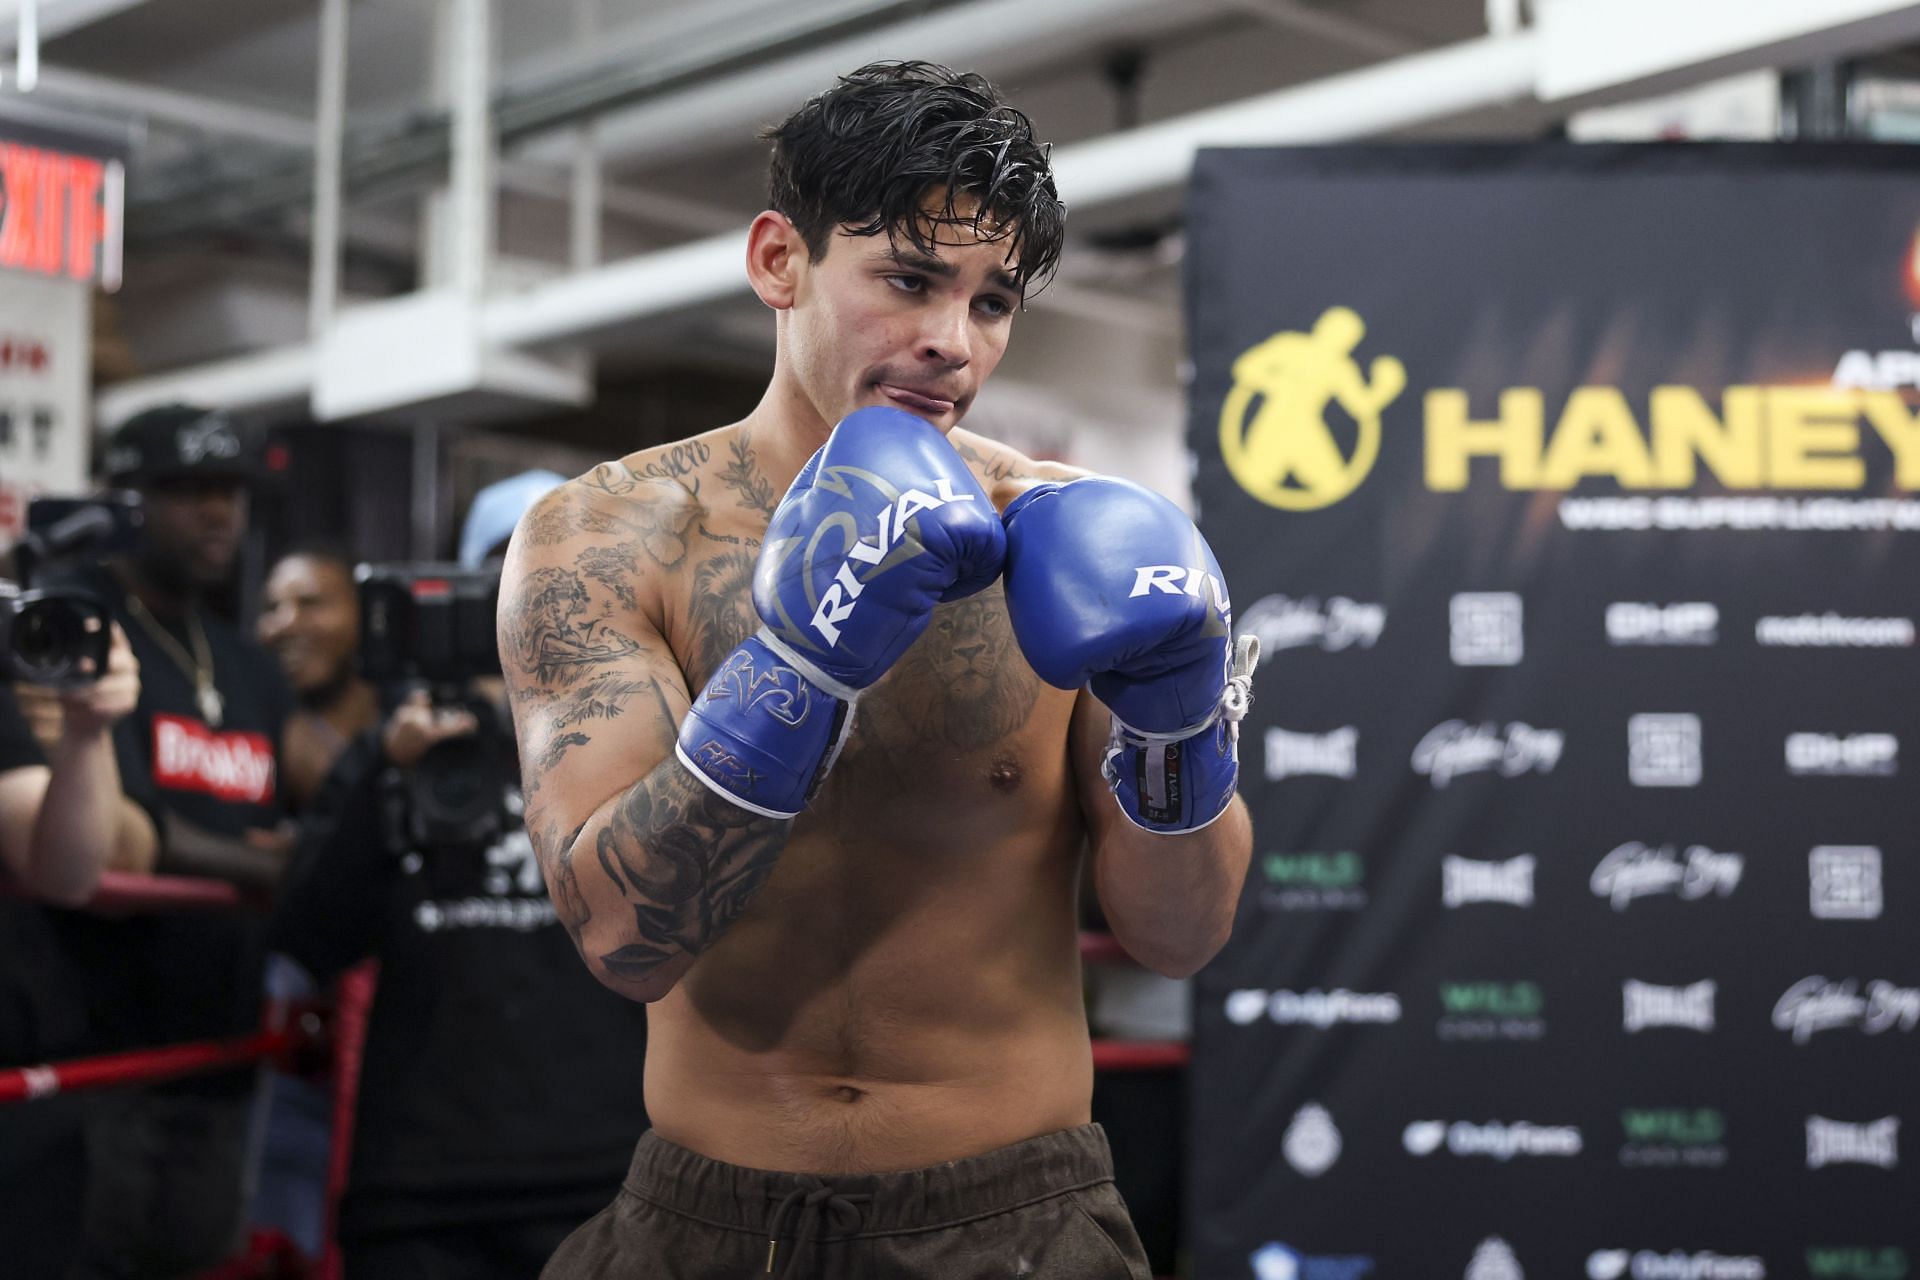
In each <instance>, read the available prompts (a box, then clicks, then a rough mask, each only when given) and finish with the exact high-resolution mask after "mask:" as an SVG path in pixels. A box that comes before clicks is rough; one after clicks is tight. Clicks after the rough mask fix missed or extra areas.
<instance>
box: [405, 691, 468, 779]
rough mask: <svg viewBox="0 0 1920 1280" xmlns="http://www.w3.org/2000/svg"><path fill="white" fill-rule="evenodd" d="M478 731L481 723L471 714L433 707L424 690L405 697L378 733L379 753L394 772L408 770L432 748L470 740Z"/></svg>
mask: <svg viewBox="0 0 1920 1280" xmlns="http://www.w3.org/2000/svg"><path fill="white" fill-rule="evenodd" d="M479 731H480V722H479V721H478V720H476V719H475V718H474V715H473V713H472V712H471V711H467V710H464V709H463V708H459V707H446V706H438V707H437V706H435V705H434V704H433V700H432V699H431V698H430V697H429V696H428V695H427V692H426V690H424V689H418V690H415V691H414V692H413V693H411V694H408V695H407V699H406V701H404V702H402V703H401V704H400V705H399V706H397V707H395V708H394V710H393V714H392V715H390V716H388V717H387V723H386V726H385V727H384V728H383V729H381V731H380V751H381V754H382V755H384V756H385V757H386V758H387V763H388V764H390V765H392V766H394V767H395V768H396V769H411V768H413V766H414V765H416V764H418V763H419V762H420V758H421V757H422V756H424V755H426V754H427V752H428V751H429V750H431V749H432V748H433V747H436V746H438V745H439V744H440V743H442V742H446V741H448V740H449V739H452V738H465V737H470V736H472V735H473V734H475V733H478V732H479Z"/></svg>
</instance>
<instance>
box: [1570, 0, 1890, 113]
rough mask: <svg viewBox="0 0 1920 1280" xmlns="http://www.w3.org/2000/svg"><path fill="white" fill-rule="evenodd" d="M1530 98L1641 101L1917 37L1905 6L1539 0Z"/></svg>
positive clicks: (1854, 1)
mask: <svg viewBox="0 0 1920 1280" xmlns="http://www.w3.org/2000/svg"><path fill="white" fill-rule="evenodd" d="M1534 27H1535V29H1536V30H1538V31H1539V32H1540V34H1541V37H1542V39H1543V45H1542V50H1541V63H1540V84H1539V90H1540V97H1541V98H1542V99H1543V100H1546V101H1557V100H1560V99H1564V98H1570V97H1576V96H1580V95H1585V94H1590V93H1596V92H1606V93H1607V94H1609V95H1610V96H1611V97H1613V98H1618V97H1621V96H1624V95H1626V94H1629V93H1631V94H1642V93H1646V94H1651V93H1658V92H1662V91H1664V90H1665V89H1668V88H1678V87H1681V86H1683V85H1686V84H1698V83H1699V82H1701V81H1703V80H1711V79H1718V78H1720V77H1722V76H1728V75H1733V74H1735V73H1737V72H1741V71H1750V70H1753V69H1755V68H1758V67H1777V66H1794V65H1801V66H1804V65H1806V64H1808V63H1813V62H1822V61H1827V60H1829V59H1839V58H1844V57H1847V56H1850V55H1852V54H1855V53H1859V52H1862V51H1864V50H1870V49H1888V48H1897V47H1898V46H1900V45H1903V44H1906V43H1908V42H1910V41H1913V40H1916V39H1920V4H1916V3H1912V2H1911V0H1686V3H1682V4H1676V3H1674V0H1541V2H1540V3H1539V4H1538V5H1537V9H1536V13H1535V16H1534Z"/></svg>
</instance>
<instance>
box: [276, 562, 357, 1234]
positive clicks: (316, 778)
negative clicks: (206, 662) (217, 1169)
mask: <svg viewBox="0 0 1920 1280" xmlns="http://www.w3.org/2000/svg"><path fill="white" fill-rule="evenodd" d="M264 595H265V599H264V601H263V604H262V608H261V612H260V618H259V622H258V623H257V624H256V630H255V634H256V635H257V636H258V637H259V640H260V643H261V644H263V645H265V646H266V647H267V648H268V649H269V650H271V651H272V652H273V655H274V656H275V657H276V658H278V659H279V660H280V666H281V669H282V670H283V671H285V672H286V676H287V682H288V683H289V684H290V685H292V686H293V692H294V696H295V697H296V698H297V699H298V703H297V705H296V706H295V708H294V711H293V714H292V716H291V717H290V718H289V719H288V721H287V728H286V737H285V750H284V751H283V753H282V757H283V759H282V763H283V765H284V773H283V776H282V785H283V789H284V792H285V795H286V798H287V807H288V808H289V809H290V810H291V811H292V812H293V813H294V814H295V815H296V816H298V815H300V814H303V813H305V812H307V811H308V809H310V808H311V807H312V805H313V801H314V797H315V795H316V794H317V793H318V792H319V790H320V785H321V784H322V783H323V782H324V781H325V780H326V777H327V774H328V772H329V771H330V770H332V768H333V766H334V762H335V761H337V760H338V759H339V758H340V754H341V752H343V751H345V750H346V749H347V746H348V744H349V743H351V742H352V741H353V739H354V737H355V736H356V735H358V734H360V733H364V732H365V731H366V730H368V729H371V728H373V727H374V726H376V725H378V724H379V723H380V718H381V708H380V695H379V692H378V690H376V689H375V688H374V687H373V684H372V683H371V682H370V681H368V680H366V679H364V678H362V677H361V675H360V673H359V656H360V593H359V591H358V589H357V588H356V587H355V585H354V581H353V562H352V560H351V559H350V558H349V557H348V556H347V555H346V554H345V553H344V552H342V551H339V550H335V549H334V548H331V547H326V546H320V545H309V546H303V547H298V548H295V549H294V550H292V551H289V552H288V553H287V554H285V555H283V556H281V557H280V559H279V560H278V561H277V562H276V563H275V564H274V566H273V568H272V569H271V570H270V571H268V573H267V583H266V589H265V592H264ZM373 980H374V976H373V972H372V966H363V967H362V968H361V969H360V970H356V971H349V972H347V973H343V974H342V975H341V976H340V980H339V981H338V982H336V983H333V984H331V990H330V991H329V992H327V993H326V994H327V995H328V996H330V997H331V1000H332V1006H333V1009H334V1014H335V1024H334V1026H335V1033H336V1037H340V1036H341V1035H342V1034H343V1033H344V1032H345V1031H346V1029H347V1027H348V1026H349V1025H351V1026H356V1027H358V1026H363V1025H364V1021H365V1014H366V1003H367V1001H368V1000H370V999H371V998H372V995H371V993H372V983H373ZM267 989H268V994H269V995H272V996H274V997H277V998H280V999H290V1000H297V999H310V998H312V997H314V996H316V995H319V994H321V993H319V992H316V991H315V990H314V989H313V987H312V984H311V983H310V981H309V980H308V978H307V976H306V974H305V972H304V971H303V970H302V969H301V968H300V967H299V966H298V965H296V964H293V963H292V962H291V961H288V960H287V959H286V958H285V957H283V956H270V957H268V967H267ZM344 1043H345V1042H344V1041H343V1040H342V1039H339V1038H336V1040H335V1042H334V1044H335V1050H336V1053H338V1052H339V1051H340V1050H341V1049H342V1048H343V1047H344ZM349 1065H350V1064H349V1063H346V1062H342V1061H341V1060H339V1059H336V1069H337V1070H346V1069H348V1067H349ZM268 1080H269V1085H268V1088H269V1090H270V1093H271V1098H272V1100H271V1102H270V1103H269V1105H268V1108H267V1124H266V1133H265V1135H264V1137H263V1139H262V1142H261V1159H260V1171H259V1175H258V1185H257V1188H256V1190H255V1193H254V1200H253V1206H252V1212H251V1216H250V1223H251V1225H252V1226H254V1227H256V1228H259V1227H268V1228H278V1229H279V1230H281V1231H282V1232H284V1233H285V1234H286V1235H287V1237H288V1238H289V1239H291V1240H292V1241H293V1242H294V1244H296V1245H297V1246H298V1247H299V1248H300V1249H302V1250H303V1251H305V1252H306V1253H307V1255H308V1256H309V1257H318V1256H319V1255H320V1253H321V1252H322V1250H323V1249H324V1247H325V1237H326V1215H327V1171H328V1168H329V1160H330V1154H331V1148H332V1143H333V1140H334V1138H335V1137H336V1136H340V1137H341V1138H342V1140H344V1137H345V1135H336V1133H335V1125H334V1120H335V1117H334V1109H335V1098H336V1097H337V1096H339V1095H338V1086H339V1085H340V1084H341V1083H342V1082H341V1081H340V1080H339V1079H338V1078H336V1079H335V1080H334V1081H333V1084H334V1086H335V1088H334V1089H329V1088H328V1085H327V1082H326V1081H324V1080H313V1079H306V1078H302V1077H300V1076H295V1075H289V1074H287V1073H285V1072H279V1071H274V1072H270V1073H269V1076H268Z"/></svg>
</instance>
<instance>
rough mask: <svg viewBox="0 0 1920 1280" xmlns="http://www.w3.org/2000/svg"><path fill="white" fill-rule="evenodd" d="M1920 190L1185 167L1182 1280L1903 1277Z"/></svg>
mask: <svg viewBox="0 0 1920 1280" xmlns="http://www.w3.org/2000/svg"><path fill="white" fill-rule="evenodd" d="M1917 177H1920V157H1916V155H1915V153H1914V152H1913V150H1912V149H1910V148H1903V147H1870V146H1836V147H1810V146H1797V147H1774V146H1665V145H1662V146H1648V147H1567V146H1543V147H1506V146H1473V147H1451V146H1450V147H1366V148H1330V149H1282V150H1242V151H1216V152H1208V153H1204V154H1203V155H1202V156H1201V158H1200V162H1199V164H1198V166H1197V169H1196V173H1195V177H1194V183H1193V188H1192V194H1191V207H1190V221H1189V228H1190V245H1189V255H1188V264H1189V269H1188V279H1187V290H1188V309H1189V321H1190V332H1191V335H1192V349H1193V365H1194V369H1193V387H1192V392H1193V398H1192V411H1193V417H1192V427H1191V431H1192V444H1193V447H1194V450H1195V452H1196V453H1197V454H1198V455H1199V466H1198V472H1197V478H1196V485H1195V491H1196V496H1197V500H1198V503H1199V506H1200V510H1201V516H1202V527H1203V529H1204V530H1205V531H1206V533H1207V536H1208V538H1209V540H1210V541H1211V542H1212V545H1213V547H1214V549H1215V551H1216V552H1217V553H1218V555H1219V558H1220V562H1221V564H1222V566H1223V567H1224V569H1225V571H1226V575H1227V579H1228V582H1229V583H1230V585H1231V588H1232V591H1233V597H1234V606H1235V614H1236V623H1237V625H1238V626H1239V628H1240V629H1241V630H1242V631H1243V632H1245V631H1251V632H1254V633H1256V634H1258V635H1259V636H1260V637H1261V640H1262V642H1263V645H1264V657H1263V661H1262V664H1261V669H1260V671H1259V674H1258V677H1257V680H1256V684H1255V694H1256V701H1255V706H1254V708H1253V711H1252V713H1251V715H1250V716H1249V717H1248V719H1247V720H1246V722H1245V724H1244V726H1243V732H1242V739H1241V761H1242V788H1241V789H1242V793H1243V794H1244V795H1245V796H1246V798H1247V801H1248V803H1249V804H1250V805H1251V806H1252V811H1253V819H1254V831H1255V837H1254V863H1253V867H1252V869H1251V871H1250V873H1249V876H1248V883H1247V889H1246V894H1245V896H1244V899H1243V901H1242V903H1241V908H1240V913H1239V917H1238V920H1237V924H1236V929H1235V933H1234V937H1233V940H1232V942H1231V943H1230V944H1229V946H1228V948H1227V950H1226V951H1225V953H1224V954H1223V955H1222V956H1221V957H1220V959H1219V960H1217V961H1216V962H1215V963H1214V964H1213V965H1212V966H1210V967H1209V968H1208V969H1207V970H1206V971H1205V972H1204V973H1203V974H1202V975H1201V977H1200V979H1199V980H1198V981H1197V983H1196V985H1195V1000H1196V1009H1195V1057H1194V1066H1193V1072H1194V1074H1193V1095H1194V1098H1195V1104H1194V1125H1193V1152H1192V1180H1191V1184H1190V1185H1191V1188H1192V1191H1191V1195H1192V1198H1193V1199H1192V1211H1191V1214H1190V1218H1189V1221H1190V1223H1191V1224H1192V1230H1191V1237H1192V1242H1193V1246H1194V1253H1195V1261H1196V1267H1197V1274H1198V1275H1199V1276H1201V1277H1205V1278H1206V1280H1214V1278H1220V1280H1224V1278H1226V1277H1248V1276H1252V1277H1255V1278H1256V1280H1358V1278H1359V1277H1365V1276H1389V1277H1400V1276H1405V1277H1420V1278H1422V1280H1430V1278H1433V1277H1464V1278H1465V1280H1516V1278H1518V1277H1523V1276H1527V1277H1535V1278H1536V1280H1538V1278H1539V1277H1590V1278H1591V1280H1616V1278H1617V1277H1633V1278H1635V1280H1654V1278H1661V1277H1674V1278H1685V1280H1718V1278H1722V1277H1725V1278H1732V1280H1747V1278H1750V1277H1763V1276H1773V1277H1792V1276H1813V1277H1833V1278H1845V1280H1903V1278H1904V1277H1906V1276H1908V1275H1909V1274H1910V1267H1911V1266H1912V1264H1913V1263H1914V1262H1915V1261H1916V1260H1920V1178H1916V1176H1915V1170H1916V1168H1917V1167H1920V1148H1916V1146H1915V1144H1916V1143H1920V1134H1916V1133H1913V1132H1910V1130H1911V1129H1912V1128H1915V1127H1920V938H1917V936H1916V927H1915V926H1916V924H1920V856H1916V847H1915V846H1916V840H1917V838H1920V837H1917V836H1916V832H1917V831H1920V821H1917V820H1920V792H1917V791H1916V787H1915V775H1916V774H1917V773H1920V756H1917V755H1916V753H1920V696H1916V695H1917V694H1920V690H1916V684H1917V683H1920V682H1916V680H1915V659H1916V648H1915V643H1914V642H1915V628H1916V621H1920V499H1916V498H1915V497H1914V496H1910V495H1911V494H1912V493H1913V491H1914V490H1920V413H1917V412H1916V406H1920V395H1917V394H1916V387H1920V315H1916V311H1920V181H1916V178H1917Z"/></svg>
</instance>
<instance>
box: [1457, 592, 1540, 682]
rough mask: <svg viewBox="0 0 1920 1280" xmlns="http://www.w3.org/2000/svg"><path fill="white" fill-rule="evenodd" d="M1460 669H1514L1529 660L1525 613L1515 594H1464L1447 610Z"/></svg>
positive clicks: (1459, 595)
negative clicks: (1523, 659)
mask: <svg viewBox="0 0 1920 1280" xmlns="http://www.w3.org/2000/svg"><path fill="white" fill-rule="evenodd" d="M1447 620H1448V622H1449V624H1450V631H1449V635H1448V644H1447V652H1448V653H1449V655H1450V656H1451V657H1452V658H1453V664H1454V665H1455V666H1457V667H1511V666H1516V665H1518V664H1519V662H1520V659H1522V658H1524V657H1525V656H1526V651H1527V646H1526V639H1525V626H1524V610H1523V607H1522V605H1521V602H1520V597H1519V596H1517V595H1515V594H1514V593H1513V592H1511V591H1463V592H1461V593H1460V594H1458V595H1456V596H1454V597H1453V599H1452V601H1451V602H1449V604H1448V607H1447Z"/></svg>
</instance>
